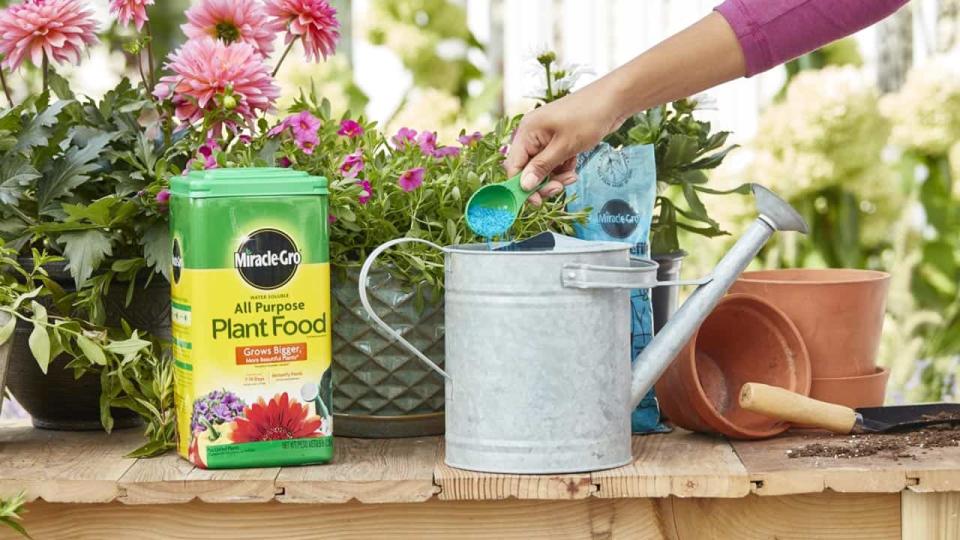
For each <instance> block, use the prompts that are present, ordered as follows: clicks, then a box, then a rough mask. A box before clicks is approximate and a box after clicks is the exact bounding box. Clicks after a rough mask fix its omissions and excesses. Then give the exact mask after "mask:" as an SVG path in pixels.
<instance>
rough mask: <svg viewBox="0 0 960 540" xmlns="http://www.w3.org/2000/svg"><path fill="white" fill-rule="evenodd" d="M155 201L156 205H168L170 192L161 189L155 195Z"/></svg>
mask: <svg viewBox="0 0 960 540" xmlns="http://www.w3.org/2000/svg"><path fill="white" fill-rule="evenodd" d="M156 201H157V204H159V205H160V206H166V205H168V204H170V190H168V189H161V190H160V191H159V192H158V193H157V197H156Z"/></svg>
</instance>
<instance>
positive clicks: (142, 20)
mask: <svg viewBox="0 0 960 540" xmlns="http://www.w3.org/2000/svg"><path fill="white" fill-rule="evenodd" d="M153 1H154V0H110V13H112V14H113V15H115V16H116V17H117V20H118V21H120V24H123V25H129V24H130V23H131V22H133V23H134V25H135V26H136V27H137V30H138V31H139V30H142V29H143V25H144V24H146V22H147V21H148V20H150V19H149V18H148V17H147V6H152V5H153Z"/></svg>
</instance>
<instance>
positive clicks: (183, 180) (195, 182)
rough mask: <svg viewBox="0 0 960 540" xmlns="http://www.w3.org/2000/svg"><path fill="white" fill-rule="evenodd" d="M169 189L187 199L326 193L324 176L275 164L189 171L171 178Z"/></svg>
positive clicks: (328, 192) (327, 193)
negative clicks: (263, 166) (245, 167)
mask: <svg viewBox="0 0 960 540" xmlns="http://www.w3.org/2000/svg"><path fill="white" fill-rule="evenodd" d="M170 192H171V193H173V194H174V195H177V196H180V197H189V198H191V199H207V198H213V197H270V196H275V195H329V194H330V191H329V190H328V189H327V179H326V178H323V177H319V176H310V175H309V174H307V173H305V172H303V171H295V170H293V169H282V168H279V167H275V168H249V169H210V170H207V171H192V172H191V173H190V174H188V175H187V176H178V177H176V178H174V179H173V180H172V181H171V182H170Z"/></svg>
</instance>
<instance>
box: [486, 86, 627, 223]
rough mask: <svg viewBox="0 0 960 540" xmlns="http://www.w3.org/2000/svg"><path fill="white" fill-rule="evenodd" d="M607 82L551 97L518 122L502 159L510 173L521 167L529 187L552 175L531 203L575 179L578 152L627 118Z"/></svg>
mask: <svg viewBox="0 0 960 540" xmlns="http://www.w3.org/2000/svg"><path fill="white" fill-rule="evenodd" d="M603 82H604V81H603V80H601V81H597V82H595V83H593V84H591V85H590V86H587V87H586V88H584V89H583V90H580V91H579V92H574V93H573V94H570V95H568V96H566V97H564V98H563V99H560V100H557V101H554V102H553V103H548V104H546V105H544V106H543V107H540V108H539V109H536V110H534V111H532V112H530V113H528V114H527V115H526V116H524V117H523V120H522V121H521V122H520V127H519V128H518V129H517V132H516V134H515V135H514V138H513V144H512V145H511V146H510V152H509V153H508V154H507V160H506V162H505V164H504V165H505V167H506V168H507V174H508V175H509V176H511V177H512V176H514V175H516V174H518V173H520V172H521V171H523V175H522V176H521V180H520V184H521V185H522V186H523V189H525V190H528V191H529V190H531V189H534V188H535V187H537V186H538V185H539V184H540V183H541V182H542V181H543V179H544V178H546V177H547V176H550V181H549V182H548V183H547V184H545V185H544V186H543V187H541V188H540V190H539V192H538V193H534V194H533V195H531V196H530V199H529V201H530V202H531V203H532V204H534V205H540V204H541V203H542V202H543V198H550V197H554V196H556V195H558V194H559V193H560V192H561V191H563V189H564V186H568V185H570V184H572V183H574V182H576V180H577V173H576V164H577V154H579V153H580V152H583V151H586V150H589V149H590V148H593V147H594V146H596V145H597V144H599V143H600V141H601V140H602V139H603V138H604V137H605V136H606V135H607V134H608V133H610V132H612V131H614V130H615V129H616V128H617V127H618V126H619V125H620V124H621V123H622V122H623V118H622V117H621V116H620V114H619V113H618V112H617V110H616V107H615V102H616V101H617V99H616V97H615V93H614V92H610V91H608V90H607V89H606V88H605V87H604V84H602V83H603Z"/></svg>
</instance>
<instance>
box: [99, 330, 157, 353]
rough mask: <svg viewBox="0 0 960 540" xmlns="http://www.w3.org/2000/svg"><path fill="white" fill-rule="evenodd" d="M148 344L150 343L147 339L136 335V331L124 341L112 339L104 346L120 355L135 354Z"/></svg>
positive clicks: (148, 345)
mask: <svg viewBox="0 0 960 540" xmlns="http://www.w3.org/2000/svg"><path fill="white" fill-rule="evenodd" d="M150 346H151V343H150V342H149V341H144V340H142V339H140V338H139V337H137V333H136V332H134V333H133V336H131V337H130V338H129V339H126V340H124V341H112V342H110V343H108V344H107V345H106V346H105V347H104V348H105V349H106V350H108V351H110V352H112V353H114V354H119V355H120V356H129V355H133V354H137V353H139V352H140V351H142V350H144V349H147V348H148V347H150Z"/></svg>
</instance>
